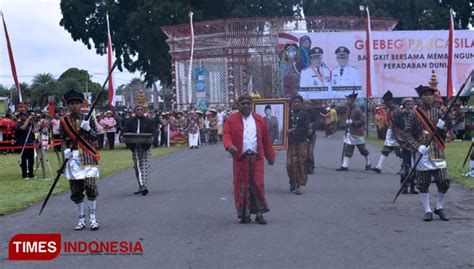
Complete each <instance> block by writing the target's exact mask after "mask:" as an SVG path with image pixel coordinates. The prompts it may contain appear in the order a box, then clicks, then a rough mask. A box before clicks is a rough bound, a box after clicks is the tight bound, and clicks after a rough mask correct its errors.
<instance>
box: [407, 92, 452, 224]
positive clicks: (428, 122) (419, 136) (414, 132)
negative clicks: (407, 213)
mask: <svg viewBox="0 0 474 269" xmlns="http://www.w3.org/2000/svg"><path fill="white" fill-rule="evenodd" d="M416 91H417V93H418V96H419V97H420V99H421V102H422V104H421V106H419V107H417V108H415V109H413V110H412V111H411V112H410V114H409V115H408V117H407V122H406V134H407V141H408V143H409V144H410V145H411V147H412V148H413V149H415V150H416V151H417V153H416V155H417V156H416V159H417V158H418V156H420V154H421V155H422V158H421V160H420V161H419V163H418V165H417V166H416V167H415V177H416V187H417V189H418V190H419V191H420V196H421V201H422V202H423V206H424V209H425V214H424V216H423V220H424V221H431V220H432V219H433V213H432V211H431V206H430V194H429V192H428V188H429V186H430V184H431V178H432V177H434V180H435V183H436V186H437V188H438V196H437V200H436V207H435V209H434V213H435V214H436V215H438V216H439V217H440V219H441V220H444V221H447V220H449V218H448V217H447V216H446V213H445V212H444V209H443V206H444V197H445V195H446V192H447V191H448V189H449V186H450V182H451V180H450V178H449V176H448V173H447V170H446V159H445V152H444V147H445V139H446V131H447V130H449V128H450V127H451V120H450V119H449V117H448V118H447V119H446V123H445V122H444V121H443V119H442V117H443V115H444V113H443V111H442V110H441V109H439V108H435V107H433V106H432V104H433V100H434V93H435V90H434V89H432V88H430V87H428V86H422V85H420V86H419V87H417V88H416ZM436 129H439V131H438V132H437V131H436ZM433 134H434V135H435V136H434V137H433V139H432V142H431V144H430V145H428V146H425V144H426V143H428V142H429V141H430V137H431V136H432V135H433Z"/></svg>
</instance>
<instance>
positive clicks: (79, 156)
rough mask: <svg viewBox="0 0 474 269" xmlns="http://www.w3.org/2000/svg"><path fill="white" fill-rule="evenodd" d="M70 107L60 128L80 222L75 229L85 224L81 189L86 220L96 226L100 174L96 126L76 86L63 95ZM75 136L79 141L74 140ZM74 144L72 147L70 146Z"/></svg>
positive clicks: (67, 171)
mask: <svg viewBox="0 0 474 269" xmlns="http://www.w3.org/2000/svg"><path fill="white" fill-rule="evenodd" d="M64 99H65V101H66V103H67V106H68V108H69V113H68V114H66V115H65V116H64V117H62V118H61V126H60V132H61V137H62V139H63V146H65V147H67V149H66V150H64V157H65V158H66V159H68V162H67V164H66V167H65V169H64V175H65V176H66V178H67V179H68V180H69V186H70V188H71V200H72V201H73V202H74V203H75V204H76V210H77V215H78V217H79V222H78V223H77V225H76V227H75V228H74V229H75V230H82V229H84V228H85V227H86V220H85V215H84V197H85V196H84V191H85V194H86V196H87V200H88V202H89V221H90V228H91V229H92V230H97V229H99V223H98V222H97V217H96V199H97V196H98V195H99V192H98V190H97V184H96V180H95V178H96V177H98V176H99V167H98V161H99V160H100V155H99V152H98V151H97V134H96V133H97V129H96V122H95V119H94V118H92V117H91V118H90V119H89V120H88V121H86V120H85V115H84V114H83V113H81V106H82V102H83V101H84V95H83V94H82V93H80V92H77V91H75V90H70V91H68V92H67V93H66V94H65V95H64ZM76 137H77V139H78V143H76V144H75V143H74V140H75V139H76ZM72 145H75V147H74V148H72V150H71V149H70V147H71V146H72Z"/></svg>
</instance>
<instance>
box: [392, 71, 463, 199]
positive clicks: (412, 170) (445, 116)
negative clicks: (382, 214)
mask: <svg viewBox="0 0 474 269" xmlns="http://www.w3.org/2000/svg"><path fill="white" fill-rule="evenodd" d="M470 79H471V76H468V77H467V79H466V81H465V82H464V84H463V85H462V87H461V89H460V90H459V91H458V93H457V94H456V96H455V97H454V99H452V100H451V104H450V105H449V107H448V109H447V110H446V112H444V115H443V117H442V119H443V121H446V118H447V117H448V116H449V112H451V109H452V108H453V106H454V104H455V103H456V100H457V99H458V97H459V95H461V92H463V91H464V87H465V86H466V84H467V82H468V81H469V80H470ZM439 131H440V129H439V128H438V127H436V129H435V131H434V133H433V134H432V135H431V137H430V139H429V140H428V143H426V144H425V146H426V147H428V146H429V145H430V144H431V142H433V139H434V137H435V136H436V135H437V134H438V132H439ZM422 157H423V155H422V154H420V156H419V157H418V159H417V160H416V162H415V164H414V165H413V166H412V168H411V170H410V173H408V176H407V177H406V178H405V180H404V181H403V183H402V184H401V187H400V189H399V190H398V192H397V194H396V195H395V198H394V199H393V201H392V203H395V201H396V200H397V198H398V196H400V193H401V192H402V190H403V188H405V186H406V184H407V183H408V179H410V178H411V177H412V176H413V175H414V173H415V170H416V166H417V165H418V163H419V162H420V160H421V158H422Z"/></svg>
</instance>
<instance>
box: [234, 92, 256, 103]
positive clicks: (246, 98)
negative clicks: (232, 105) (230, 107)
mask: <svg viewBox="0 0 474 269" xmlns="http://www.w3.org/2000/svg"><path fill="white" fill-rule="evenodd" d="M243 100H249V101H250V102H252V96H250V94H243V95H241V96H239V98H237V103H240V102H242V101H243Z"/></svg>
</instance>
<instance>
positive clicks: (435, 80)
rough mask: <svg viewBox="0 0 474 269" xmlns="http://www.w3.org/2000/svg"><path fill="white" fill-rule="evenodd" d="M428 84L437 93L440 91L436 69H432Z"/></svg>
mask: <svg viewBox="0 0 474 269" xmlns="http://www.w3.org/2000/svg"><path fill="white" fill-rule="evenodd" d="M428 84H429V85H430V88H432V89H434V90H435V94H436V93H438V78H437V77H436V73H435V71H434V69H433V70H431V79H430V80H429V81H428Z"/></svg>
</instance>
